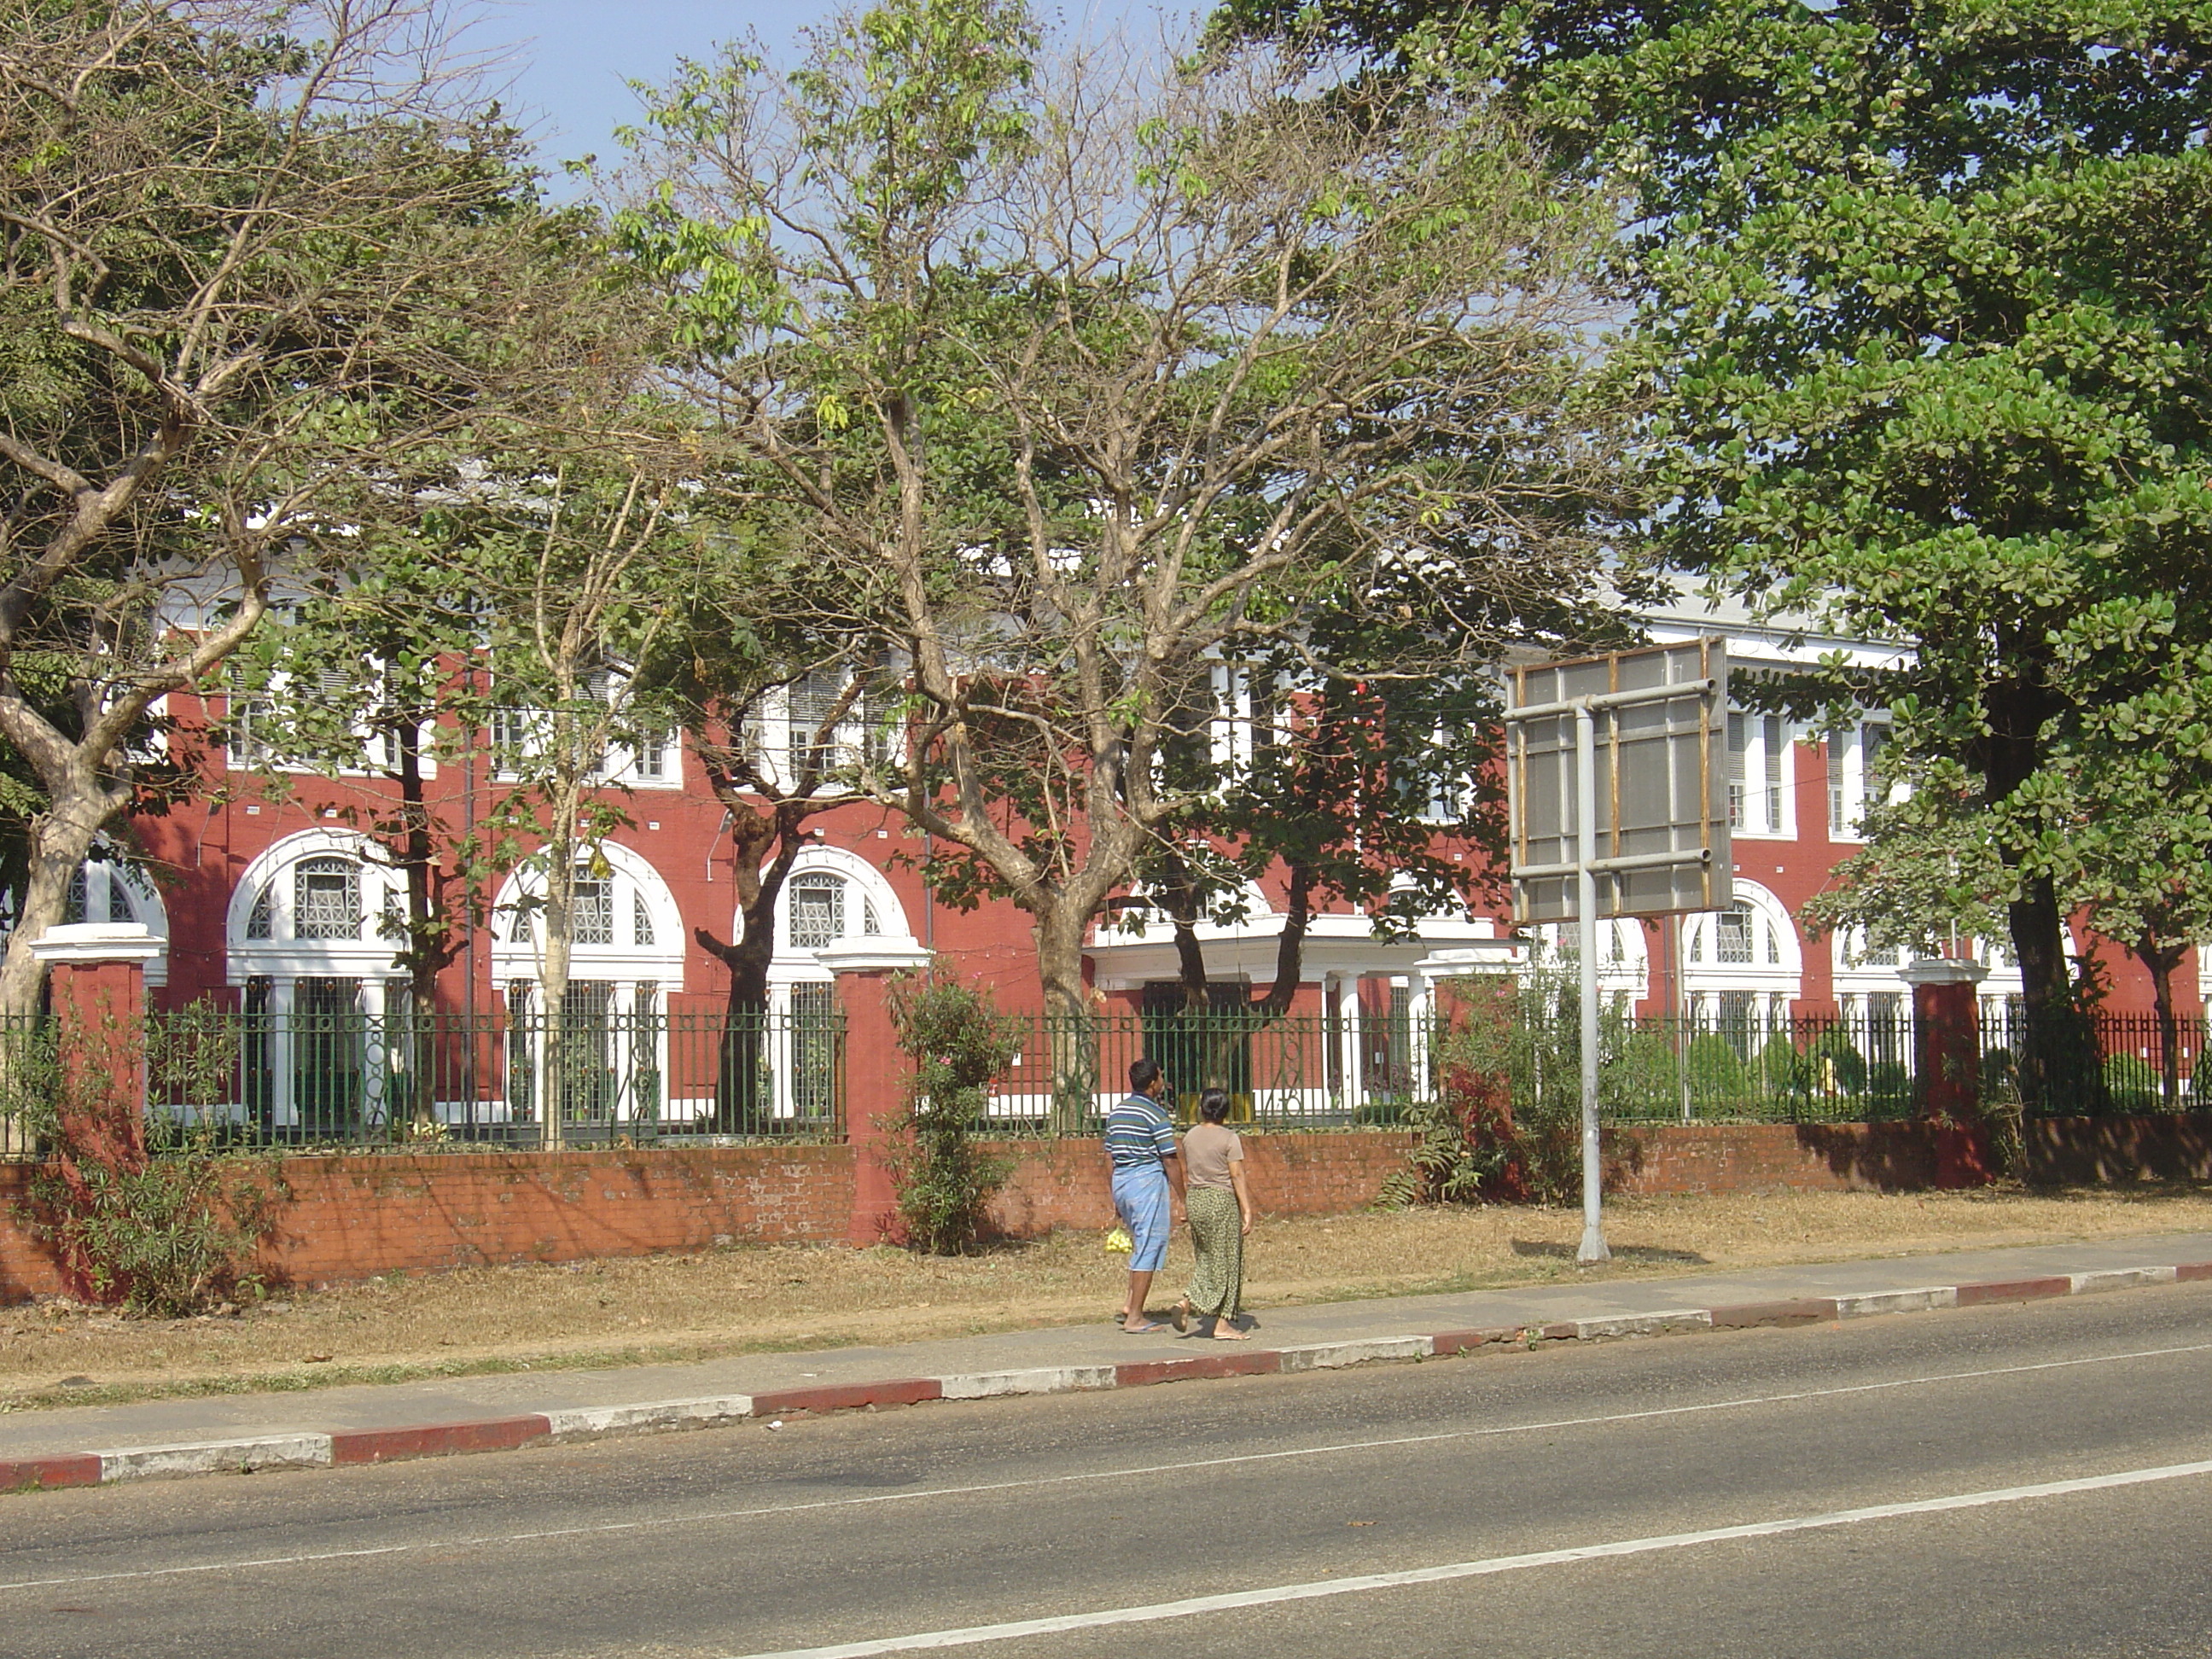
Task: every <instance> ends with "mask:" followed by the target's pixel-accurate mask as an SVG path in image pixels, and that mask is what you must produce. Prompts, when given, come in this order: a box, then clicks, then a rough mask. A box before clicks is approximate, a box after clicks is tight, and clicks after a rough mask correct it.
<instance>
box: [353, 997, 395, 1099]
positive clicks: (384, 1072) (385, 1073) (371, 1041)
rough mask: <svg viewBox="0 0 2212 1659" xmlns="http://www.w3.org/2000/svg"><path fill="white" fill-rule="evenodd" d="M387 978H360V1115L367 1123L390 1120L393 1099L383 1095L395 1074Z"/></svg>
mask: <svg viewBox="0 0 2212 1659" xmlns="http://www.w3.org/2000/svg"><path fill="white" fill-rule="evenodd" d="M384 1015H385V1001H384V980H383V977H382V975H372V976H370V977H369V978H367V979H364V980H362V981H361V1016H362V1055H361V1118H362V1123H364V1124H368V1123H389V1122H390V1121H391V1118H392V1103H391V1102H390V1101H388V1100H386V1098H385V1097H384V1093H385V1085H386V1083H387V1082H388V1081H389V1080H390V1079H391V1076H392V1056H391V1053H390V1044H391V1033H390V1032H389V1031H388V1030H386V1029H385V1024H384Z"/></svg>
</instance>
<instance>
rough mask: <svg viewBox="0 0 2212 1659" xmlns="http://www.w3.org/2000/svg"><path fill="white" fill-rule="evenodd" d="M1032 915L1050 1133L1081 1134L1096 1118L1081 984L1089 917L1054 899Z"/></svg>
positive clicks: (1093, 1042)
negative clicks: (1047, 1052)
mask: <svg viewBox="0 0 2212 1659" xmlns="http://www.w3.org/2000/svg"><path fill="white" fill-rule="evenodd" d="M1079 912H1080V914H1078V913H1079ZM1035 915H1036V922H1035V925H1034V926H1033V927H1032V928H1031V930H1030V936H1031V938H1032V939H1035V941H1036V958H1037V978H1038V980H1039V981H1040V982H1041V983H1042V986H1043V988H1044V1012H1045V1022H1046V1034H1047V1038H1048V1045H1049V1047H1050V1048H1051V1050H1052V1114H1051V1127H1052V1129H1053V1132H1054V1133H1056V1134H1079V1133H1082V1132H1083V1130H1084V1129H1085V1127H1086V1126H1087V1125H1088V1124H1089V1122H1090V1121H1091V1118H1092V1117H1093V1116H1094V1115H1096V1112H1097V1094H1098V1085H1099V1076H1098V1030H1097V1020H1096V1019H1095V1018H1093V1016H1092V1013H1091V993H1090V989H1089V987H1086V986H1085V984H1084V982H1083V930H1084V928H1085V927H1086V926H1088V925H1089V923H1090V921H1091V915H1090V912H1089V910H1088V909H1087V908H1083V907H1081V906H1079V905H1077V904H1076V903H1074V902H1071V901H1070V900H1068V899H1066V898H1065V897H1063V896H1060V895H1058V894H1054V895H1052V896H1050V897H1049V898H1048V900H1047V901H1046V902H1045V905H1044V907H1043V908H1042V909H1040V910H1039V911H1037V912H1036V913H1035Z"/></svg>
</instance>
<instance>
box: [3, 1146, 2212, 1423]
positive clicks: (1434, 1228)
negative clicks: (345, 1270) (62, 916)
mask: <svg viewBox="0 0 2212 1659" xmlns="http://www.w3.org/2000/svg"><path fill="white" fill-rule="evenodd" d="M2183 1231H2212V1189H2209V1188H2203V1187H2198V1186H2194V1185H2167V1186H2146V1187H2142V1188H2130V1189H2128V1190H2125V1191H2117V1192H2116V1191H2110V1190H2104V1189H2097V1190H2079V1191H2060V1192H2036V1193H2022V1192H2010V1191H2004V1190H1988V1191H1981V1192H1972V1193H1916V1194H1873V1193H1806V1192H1775V1193H1769V1194H1741V1193H1729V1194H1705V1195H1692V1196H1676V1197H1662V1198H1625V1199H1620V1200H1615V1201H1613V1203H1612V1204H1611V1205H1609V1206H1608V1212H1607V1237H1608V1238H1609V1239H1610V1241H1611V1243H1612V1245H1613V1250H1614V1260H1613V1261H1612V1262H1611V1263H1609V1264H1607V1265H1605V1266H1603V1267H1597V1268H1592V1269H1581V1268H1577V1267H1576V1266H1575V1263H1574V1247H1575V1243H1576V1241H1577V1238H1578V1237H1579V1236H1580V1232H1581V1215H1580V1212H1578V1211H1571V1210H1559V1209H1541V1208H1537V1209H1531V1208H1518V1207H1502V1206H1501V1207H1494V1208H1486V1209H1477V1210H1449V1211H1434V1210H1429V1211H1413V1212H1405V1213H1401V1214H1379V1213H1365V1214H1358V1215H1349V1216H1334V1217H1298V1218H1285V1219H1272V1220H1265V1221H1263V1222H1262V1223H1261V1225H1260V1227H1259V1228H1258V1229H1257V1230H1256V1231H1255V1233H1254V1236H1253V1237H1252V1239H1251V1241H1250V1249H1249V1256H1248V1267H1247V1285H1248V1299H1249V1302H1250V1303H1251V1304H1252V1305H1254V1306H1255V1307H1258V1308H1261V1309H1265V1308H1267V1307H1270V1306H1273V1307H1283V1306H1290V1305H1295V1304H1308V1303H1316V1302H1334V1301H1344V1300H1347V1299H1352V1298H1356V1297H1375V1296H1408V1295H1419V1294H1425V1293H1432V1292H1443V1291H1468V1290H1486V1289H1498V1288H1503V1287H1506V1286H1510V1285H1532V1284H1544V1283H1551V1282H1558V1281H1563V1280H1575V1281H1578V1282H1582V1283H1591V1282H1601V1281H1603V1280H1607V1279H1634V1278H1652V1277H1661V1276H1668V1275H1680V1274H1686V1273H1699V1272H1705V1271H1709V1270H1716V1269H1729V1268H1740V1267H1774V1266H1784V1265H1788V1264H1790V1263H1796V1262H1813V1261H1844V1260H1851V1259H1866V1258H1875V1257H1881V1256H1889V1255H1919V1254H1923V1253H1932V1252H1939V1251H1944V1250H1963V1249H1996V1248H2002V1247H2006V1246H2013V1245H2024V1244H2045V1243H2065V1242H2069V1241H2073V1240H2086V1239H2097V1238H2111V1237H2125V1236H2127V1235H2130V1234H2148V1233H2160V1232H2183ZM1188 1260H1189V1258H1188V1244H1187V1243H1186V1242H1185V1241H1183V1240H1182V1239H1181V1238H1178V1240H1177V1242H1176V1249H1175V1250H1174V1252H1173V1253H1171V1255H1170V1258H1169V1262H1168V1267H1167V1269H1166V1271H1165V1272H1164V1273H1163V1274H1162V1275H1161V1276H1160V1279H1158V1284H1157V1287H1156V1289H1157V1294H1156V1296H1155V1301H1156V1302H1158V1303H1160V1304H1163V1305H1164V1304H1165V1303H1166V1302H1167V1301H1169V1300H1171V1299H1172V1297H1174V1295H1175V1293H1176V1290H1177V1289H1178V1288H1179V1287H1180V1285H1181V1283H1182V1275H1183V1274H1184V1273H1185V1272H1186V1271H1187V1270H1188ZM1121 1283H1122V1280H1121V1258H1117V1257H1109V1256H1108V1255H1106V1254H1105V1253H1104V1252H1103V1250H1102V1249H1100V1247H1099V1239H1098V1236H1097V1235H1096V1234H1093V1233H1061V1234H1058V1235H1055V1236H1054V1237H1051V1238H1048V1239H1042V1240H1039V1241H1037V1242H1036V1243H1026V1244H1019V1245H1011V1246H1007V1247H1006V1248H1003V1249H995V1250H992V1251H989V1252H987V1253H986V1254H983V1255H975V1256H966V1257H957V1258H951V1259H944V1258H929V1257H917V1256H911V1255H907V1254H905V1253H904V1252H902V1251H898V1250H893V1249H868V1250H853V1249H842V1248H836V1247H818V1248H817V1247H803V1246H760V1245H739V1246H736V1247H734V1248H731V1249H718V1250H712V1251H708V1252H705V1253H702V1254H699V1255H661V1256H645V1257H632V1258H625V1259H613V1260H603V1261H587V1262H570V1263H566V1264H562V1265H544V1264H536V1263H532V1264H526V1265H517V1266H510V1267H473V1268H465V1269H461V1270H459V1271H455V1272H451V1273H433V1274H422V1275H416V1276H411V1277H410V1276H402V1275H390V1276H387V1277H386V1278H383V1279H373V1280H370V1281H369V1282H368V1283H366V1284H362V1285H343V1286H335V1287H332V1288H330V1289H326V1290H319V1291H318V1290H302V1291H296V1292H294V1293H291V1294H289V1295H283V1296H280V1297H278V1298H276V1299H273V1300H271V1301H270V1302H268V1303H265V1304H260V1305H258V1306H255V1307H252V1308H249V1309H248V1310H246V1311H245V1312H243V1313H241V1314H240V1315H239V1316H236V1317H234V1318H199V1319H187V1320H151V1319H144V1320H125V1319H122V1318H119V1317H118V1316H116V1315H114V1314H112V1313H110V1312H106V1311H102V1310H90V1309H84V1308H79V1307H73V1306H69V1305H65V1304H53V1303H45V1304H24V1305H21V1306H18V1307H15V1308H11V1309H4V1310H0V1411H25V1410H34V1409H41V1408H44V1407H52V1406H61V1405H106V1404H119V1403H123V1402H125V1401H136V1400H148V1399H157V1398H163V1397H172V1396H188V1395H224V1394H246V1393H282V1392H294V1391H298V1390H301V1389H317V1388H327V1387H331V1386H335V1385H338V1384H343V1383H398V1382H409V1381H416V1380H421V1379H425V1378H435V1377H441V1376H481V1375H483V1374H486V1373H489V1372H498V1371H518V1370H555V1369H558V1370H577V1369H601V1368H606V1367H612V1366H620V1365H632V1364H653V1363H670V1362H680V1361H684V1360H690V1359H706V1358H720V1357H724V1356H727V1355H732V1354H742V1353H764V1352H794V1351H804V1350H807V1349H818V1348H831V1347H842V1346H853V1345H856V1344H860V1343H895V1342H904V1341H914V1340H921V1339H923V1338H927V1337H933V1336H948V1335H951V1336H957V1335H969V1334H983V1333H987V1332H992V1331H1001V1330H1012V1329H1020V1328H1028V1327H1036V1326H1050V1325H1066V1324H1077V1323H1082V1322H1085V1321H1088V1320H1093V1319H1103V1318H1104V1317H1105V1316H1107V1314H1108V1313H1109V1310H1111V1309H1113V1308H1114V1307H1115V1305H1116V1304H1118V1302H1119V1300H1120V1297H1121Z"/></svg>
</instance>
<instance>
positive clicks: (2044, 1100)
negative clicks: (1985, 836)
mask: <svg viewBox="0 0 2212 1659" xmlns="http://www.w3.org/2000/svg"><path fill="white" fill-rule="evenodd" d="M1999 649H2000V650H2001V651H2008V653H2010V654H2013V655H2015V656H2016V657H2019V658H2020V659H2021V661H2020V666H2019V668H2018V669H2017V671H2016V677H2015V678H2013V679H2010V680H2008V681H2006V682H2004V683H2002V684H1997V685H1994V686H1991V687H1990V689H1989V690H1987V691H1986V692H1985V693H1984V696H1983V711H1984V714H1985V715H1986V716H1987V717H1988V720H1989V726H1990V735H1989V737H1988V738H1985V739H1984V741H1983V743H1982V744H1981V753H1980V754H1979V756H1978V757H1977V758H1978V759H1979V760H1980V761H1981V763H1982V765H1981V771H1982V775H1983V779H1984V787H1985V788H1986V790H1987V793H1988V797H1989V799H1990V803H1991V804H1992V805H1994V804H1996V803H1997V802H2000V801H2002V800H2006V799H2009V798H2010V797H2011V796H2012V794H2013V793H2015V791H2017V790H2018V789H2019V788H2020V787H2021V786H2022V785H2023V784H2025V783H2026V782H2027V781H2028V779H2029V778H2030V777H2032V776H2033V775H2034V773H2035V770H2036V769H2037V767H2038V766H2039V765H2040V764H2041V763H2042V758H2043V745H2042V736H2041V733H2042V727H2043V722H2044V721H2045V719H2046V718H2048V717H2049V715H2050V714H2052V713H2053V712H2055V705H2056V699H2055V698H2054V697H2053V696H2051V692H2050V691H2049V690H2048V689H2047V688H2046V687H2045V685H2044V684H2043V681H2042V674H2043V668H2042V665H2041V663H2040V662H2039V661H2038V660H2036V659H2033V657H2031V656H2028V655H2027V654H2025V653H2022V651H2021V647H2019V646H2018V645H2017V644H2016V643H2013V644H2009V645H2008V643H2007V642H2006V641H2000V644H1999ZM2005 862H2006V863H2007V864H2008V866H2014V867H2017V866H2018V864H2019V862H2020V860H2019V856H2018V854H2015V853H2014V852H2012V851H2010V850H2008V851H2007V852H2006V854H2005ZM2006 921H2007V924H2008V931H2009V932H2010V933H2011V935H2012V947H2013V956H2014V958H2015V960H2016V961H2017V962H2018V963H2020V980H2021V1004H2022V1006H2023V1008H2024V1010H2025V1012H2026V1014H2027V1041H2026V1042H2024V1043H2023V1044H2022V1045H2021V1053H2020V1054H2017V1055H2015V1057H2014V1058H2015V1065H2016V1066H2017V1074H2018V1076H2019V1079H2020V1095H2021V1105H2022V1106H2023V1107H2024V1108H2025V1109H2027V1110H2030V1111H2044V1112H2059V1111H2088V1112H2096V1111H2101V1110H2102V1109H2104V1106H2105V1103H2106V1097H2105V1086H2104V1074H2103V1072H2102V1070H2101V1068H2100V1066H2098V1064H2097V1054H2096V1043H2095V1041H2094V1039H2093V1034H2092V1033H2091V1031H2090V1030H2089V1026H2088V1021H2087V1018H2086V1017H2085V1015H2084V1012H2083V1010H2082V1006H2081V1000H2080V999H2079V997H2078V996H2076V994H2075V988H2074V982H2073V979H2072V976H2071V975H2069V973H2068V972H2067V968H2066V930H2065V925H2064V923H2065V918H2064V917H2063V915H2061V914H2060V911H2059V908H2058V896H2057V889H2056V888H2055V887H2054V886H2053V884H2051V881H2050V880H2049V879H2047V878H2033V879H2029V880H2025V881H2023V882H2022V883H2021V893H2020V896H2019V897H2018V898H2016V899H2015V900H2013V901H2012V902H2011V903H2010V904H2009V905H2008V907H2007V914H2006Z"/></svg>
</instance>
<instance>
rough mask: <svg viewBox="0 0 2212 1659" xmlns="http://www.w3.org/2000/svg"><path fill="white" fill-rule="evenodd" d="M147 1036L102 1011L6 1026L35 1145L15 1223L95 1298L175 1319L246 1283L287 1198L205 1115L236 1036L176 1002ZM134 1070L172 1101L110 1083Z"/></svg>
mask: <svg viewBox="0 0 2212 1659" xmlns="http://www.w3.org/2000/svg"><path fill="white" fill-rule="evenodd" d="M196 1013H197V1017H196ZM147 1036H148V1031H147V1029H146V1026H145V1025H143V1024H128V1023H126V1022H124V1021H122V1020H119V1019H117V1018H113V1017H112V1016H104V1017H103V1018H101V1019H100V1021H99V1023H98V1024H96V1025H95V1026H94V1029H93V1030H92V1031H91V1032H90V1033H74V1034H71V1035H70V1036H63V1035H60V1028H59V1027H58V1026H57V1025H55V1024H46V1025H44V1026H42V1027H39V1028H35V1029H34V1028H32V1027H29V1026H27V1025H23V1026H18V1027H17V1028H15V1030H13V1031H12V1032H10V1033H9V1047H10V1050H11V1052H10V1054H9V1065H8V1066H7V1068H6V1069H7V1076H8V1087H7V1094H8V1100H7V1105H8V1109H9V1110H8V1115H9V1117H10V1118H11V1119H12V1120H13V1123H14V1126H15V1128H16V1129H17V1130H18V1132H19V1133H22V1134H24V1135H26V1136H27V1137H28V1138H30V1139H34V1140H35V1141H36V1142H37V1143H38V1144H39V1145H40V1147H41V1148H42V1150H43V1152H44V1153H45V1158H44V1161H43V1162H41V1163H40V1165H39V1166H38V1167H37V1169H36V1170H34V1172H33V1176H32V1177H31V1180H30V1182H29V1187H28V1194H29V1198H28V1202H27V1204H26V1205H25V1206H23V1211H22V1219H23V1220H24V1222H25V1223H26V1224H27V1225H28V1226H29V1227H30V1228H31V1229H32V1230H33V1232H34V1233H35V1234H36V1235H37V1236H38V1237H41V1238H43V1239H46V1240H48V1241H49V1242H51V1243H53V1244H55V1245H56V1246H57V1247H58V1249H59V1250H60V1252H61V1256H62V1261H63V1262H64V1266H65V1267H67V1268H68V1270H69V1271H70V1273H71V1274H72V1275H73V1276H74V1277H75V1278H76V1279H77V1281H78V1282H79V1283H80V1284H82V1285H84V1286H85V1287H86V1289H87V1290H88V1291H90V1293H91V1294H92V1295H93V1296H94V1297H96V1298H97V1299H99V1300H100V1301H103V1302H115V1303H119V1304H122V1305H123V1306H124V1307H125V1308H126V1309H128V1310H131V1311H132V1312H134V1313H140V1314H147V1315H151V1316H157V1317H161V1318H181V1317H184V1316H187V1315H191V1314H194V1313H201V1312H204V1311H206V1310H208V1309H210V1308H211V1307H214V1306H216V1305H217V1304H221V1303H222V1302H226V1301H228V1300H231V1299H233V1298H234V1297H239V1296H240V1295H246V1294H252V1293H253V1292H255V1291H258V1287H259V1285H260V1283H261V1280H260V1275H259V1274H258V1273H257V1272H256V1271H255V1269H254V1267H253V1266H252V1262H253V1257H254V1255H255V1254H256V1252H257V1251H258V1249H259V1248H260V1246H261V1245H262V1244H263V1243H265V1242H266V1241H267V1239H268V1238H269V1237H270V1236H271V1234H273V1233H274V1232H275V1231H276V1217H277V1214H278V1212H279V1210H280V1209H281V1207H282V1206H283V1202H284V1201H285V1200H286V1199H287V1197H288V1196H289V1194H287V1192H286V1189H285V1187H284V1183H283V1179H282V1177H281V1176H279V1175H278V1174H277V1172H276V1163H275V1160H273V1159H272V1158H267V1157H265V1156H262V1155H258V1154H253V1153H246V1152H237V1151H234V1150H232V1149H231V1148H230V1147H229V1146H228V1136H227V1135H226V1133H225V1129H224V1126H223V1125H222V1123H220V1122H219V1121H217V1120H216V1118H215V1116H214V1115H212V1111H211V1108H213V1107H216V1106H217V1105H219V1104H221V1103H222V1098H223V1097H224V1096H225V1095H226V1094H227V1093H228V1083H229V1080H230V1079H232V1078H233V1077H234V1075H235V1073H236V1064H237V1054H236V1051H235V1050H236V1037H235V1034H234V1031H233V1030H230V1029H229V1028H228V1027H227V1026H226V1025H225V1024H223V1023H222V1022H221V1021H220V1019H219V1018H214V1017H211V1016H210V1015H207V1014H206V1013H205V1012H204V1011H195V1010H191V1009H187V1010H184V1011H181V1012H179V1014H177V1015H173V1016H171V1017H168V1018H166V1019H165V1020H164V1021H163V1022H162V1030H161V1035H160V1036H158V1037H157V1038H156V1040H155V1041H154V1042H148V1040H147ZM141 1066H143V1068H144V1069H143V1075H144V1076H145V1078H146V1079H147V1081H148V1083H149V1085H150V1086H151V1088H152V1089H153V1091H154V1092H155V1097H156V1098H157V1099H165V1100H169V1101H173V1102H174V1104H173V1105H170V1106H166V1107H160V1106H157V1107H155V1108H154V1109H151V1110H148V1109H144V1108H143V1106H142V1105H141V1103H140V1100H139V1098H138V1092H137V1088H136V1086H135V1085H131V1086H118V1079H120V1078H134V1079H135V1078H136V1077H137V1076H138V1075H140V1074H141V1073H140V1067H141Z"/></svg>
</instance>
